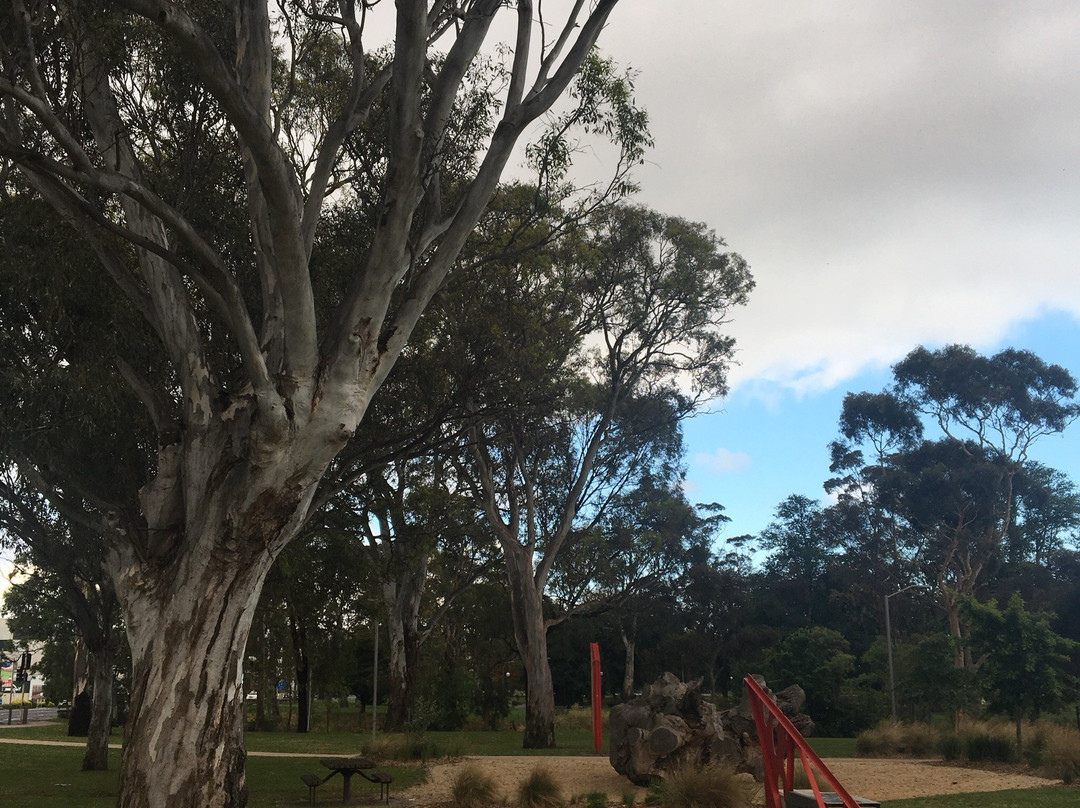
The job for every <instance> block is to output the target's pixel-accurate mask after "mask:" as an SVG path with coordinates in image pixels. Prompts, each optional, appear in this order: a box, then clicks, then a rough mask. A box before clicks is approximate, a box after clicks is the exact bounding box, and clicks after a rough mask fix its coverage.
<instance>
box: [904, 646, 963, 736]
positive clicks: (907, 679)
mask: <svg viewBox="0 0 1080 808" xmlns="http://www.w3.org/2000/svg"><path fill="white" fill-rule="evenodd" d="M956 642H957V641H956V640H955V639H953V638H952V637H950V636H949V635H948V634H946V633H945V632H944V631H941V632H938V633H934V634H918V635H914V636H912V637H911V638H910V639H908V640H907V641H906V642H902V643H897V645H896V647H895V648H894V650H893V657H894V659H895V666H896V701H897V706H898V708H901V709H904V710H906V711H907V712H906V713H905V714H907V715H913V716H916V717H919V718H923V719H926V718H929V717H930V716H932V715H937V714H951V713H955V712H956V711H957V710H962V709H969V708H971V707H973V706H974V705H975V704H976V702H977V701H978V693H977V691H976V689H975V682H974V674H972V672H971V671H969V670H967V669H965V668H958V667H956V665H955V664H954V661H955V658H956Z"/></svg>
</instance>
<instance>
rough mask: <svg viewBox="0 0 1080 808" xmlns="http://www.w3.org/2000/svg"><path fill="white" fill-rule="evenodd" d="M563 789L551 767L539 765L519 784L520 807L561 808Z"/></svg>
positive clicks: (518, 803) (518, 804)
mask: <svg viewBox="0 0 1080 808" xmlns="http://www.w3.org/2000/svg"><path fill="white" fill-rule="evenodd" d="M563 804H564V800H563V797H562V790H561V789H560V788H559V784H558V782H557V781H556V780H555V775H553V774H552V773H551V770H550V769H547V768H545V767H537V768H535V769H533V770H532V772H531V773H530V774H529V776H528V777H526V778H525V779H524V780H523V781H522V782H521V784H520V785H519V786H518V791H517V806H518V808H561V806H562V805H563Z"/></svg>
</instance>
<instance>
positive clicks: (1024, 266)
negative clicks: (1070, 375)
mask: <svg viewBox="0 0 1080 808" xmlns="http://www.w3.org/2000/svg"><path fill="white" fill-rule="evenodd" d="M601 43H602V46H603V47H604V49H605V50H606V51H607V52H608V53H610V54H612V55H613V56H615V57H616V58H617V59H618V60H619V61H621V62H623V63H628V64H630V65H632V66H633V67H635V68H636V69H637V70H638V71H639V75H638V78H637V90H638V97H639V100H640V101H641V103H643V104H644V105H645V106H646V107H647V109H648V110H649V114H650V118H651V121H652V124H651V128H652V132H653V134H654V136H655V139H656V148H655V150H654V151H653V153H652V154H651V156H650V164H649V165H648V166H646V167H645V168H644V169H643V170H642V171H641V172H640V180H641V184H642V193H641V196H640V200H641V201H642V202H644V203H646V204H648V205H650V206H652V207H655V208H657V209H659V210H662V211H664V212H666V213H672V214H678V215H681V216H685V217H687V218H691V219H695V220H699V221H704V222H706V223H708V224H709V225H710V226H711V227H713V228H714V229H715V230H716V231H717V232H718V233H719V234H720V235H722V236H723V237H724V238H725V239H726V240H727V241H728V243H729V245H730V246H731V247H732V248H733V249H735V250H737V251H738V252H740V253H742V254H743V256H744V257H746V259H747V260H748V261H749V262H750V264H751V266H752V268H753V271H754V274H755V277H756V278H757V283H758V286H757V289H756V290H755V292H754V293H753V295H752V297H751V303H750V305H749V306H748V307H747V308H746V309H745V310H743V311H741V312H739V313H738V314H737V315H736V316H737V318H738V322H737V323H736V324H735V325H734V326H733V331H734V333H735V335H736V337H737V339H738V343H739V347H740V354H739V359H740V363H741V364H740V366H739V367H738V368H736V369H735V370H734V372H733V374H732V382H733V387H734V393H733V395H732V397H731V399H730V400H729V401H728V402H727V404H726V405H724V409H725V412H723V413H719V414H717V415H715V416H709V417H708V418H705V419H699V423H697V424H695V425H692V426H691V428H690V429H689V430H688V436H689V439H690V444H691V445H690V452H691V460H692V462H691V474H690V478H691V490H701V492H702V493H701V495H702V498H704V499H709V498H713V497H715V498H717V499H719V501H721V502H722V503H723V504H725V505H727V506H728V509H729V513H732V514H733V515H737V514H738V513H741V511H740V508H743V507H744V505H745V503H744V502H739V503H736V502H732V501H730V497H731V496H733V495H737V496H738V497H741V498H742V499H744V500H745V498H746V497H748V496H750V497H758V496H760V497H763V498H764V499H763V503H759V504H757V505H755V506H754V507H755V509H756V510H754V512H753V513H749V511H748V512H747V514H746V515H745V516H744V521H743V524H741V525H740V524H736V525H734V526H733V529H734V532H737V533H741V532H756V530H758V529H760V527H761V526H762V524H761V521H762V517H761V513H762V508H765V509H766V510H770V509H771V508H772V507H773V506H775V504H776V503H777V502H779V500H780V499H781V498H783V496H786V494H787V493H795V492H798V493H806V494H808V495H812V496H820V494H821V492H820V482H821V481H822V480H824V479H825V477H826V476H827V474H828V469H827V468H821V464H822V463H825V464H827V455H826V454H825V451H824V445H825V444H826V443H827V442H828V441H829V440H831V439H832V438H833V437H834V434H835V423H836V417H837V415H838V414H839V410H838V404H839V401H840V399H841V398H842V395H843V392H845V391H846V390H848V389H864V388H870V389H877V388H879V387H880V386H881V385H882V384H883V383H884V382H885V381H886V380H887V368H888V365H889V364H891V363H893V362H895V361H896V360H898V359H900V358H901V357H902V356H903V355H904V354H906V353H907V352H908V351H909V350H911V349H912V348H914V347H915V346H916V345H919V344H928V345H941V344H943V343H946V342H964V343H968V344H972V345H974V346H976V347H977V348H979V349H980V350H984V351H988V352H989V351H992V350H995V349H997V348H1000V347H1002V346H1003V345H1004V344H1013V343H1014V342H1015V341H1016V340H1018V339H1019V340H1020V341H1021V342H1023V341H1025V340H1027V341H1028V342H1029V343H1030V344H1022V345H1020V346H1018V347H1032V348H1036V347H1037V346H1038V345H1049V346H1050V348H1051V349H1053V352H1054V353H1055V356H1053V357H1052V358H1053V360H1054V361H1057V362H1061V363H1063V364H1065V365H1066V367H1068V368H1069V369H1070V370H1072V371H1073V372H1074V374H1075V373H1080V346H1078V345H1077V340H1078V339H1080V327H1078V326H1077V323H1078V321H1080V319H1078V318H1080V273H1078V271H1077V270H1078V269H1080V266H1078V264H1080V3H1076V2H1075V1H1073V2H1050V1H1049V0H1045V1H1040V0H1035V1H1034V2H1023V3H1020V2H979V3H970V2H968V3H962V2H949V1H948V0H934V2H921V1H917V0H905V1H904V2H902V3H900V2H891V3H884V2H839V1H838V0H833V1H832V2H828V1H825V0H823V1H821V2H806V3H783V4H781V3H770V2H760V0H758V1H757V2H749V1H747V2H717V0H677V2H668V3H662V2H655V0H623V2H622V3H620V5H619V6H618V7H617V8H616V10H615V12H614V14H613V15H612V19H611V22H610V25H609V27H608V30H606V31H605V32H604V36H603V37H602V39H601ZM1044 323H1049V324H1050V327H1051V328H1052V331H1053V334H1054V335H1055V339H1054V340H1050V339H1049V338H1048V333H1049V332H1047V331H1046V330H1045V329H1044V328H1043V327H1042V325H1043V324H1044ZM1063 339H1064V340H1065V341H1066V343H1067V344H1065V345H1063V344H1061V343H1062V340H1063ZM1048 358H1050V357H1048ZM770 417H771V418H772V421H771V422H770V421H769V418H770ZM1074 429H1080V427H1074ZM762 430H765V431H768V430H773V431H774V432H783V433H784V434H783V437H784V438H785V439H786V443H781V442H780V440H779V438H777V439H776V440H773V441H770V440H766V436H764V435H761V434H757V435H751V434H748V433H750V432H760V431H762ZM800 441H802V444H804V447H803V448H800V444H799V442H800ZM770 446H773V447H774V448H772V449H770V448H769V447H770ZM793 451H800V452H803V453H804V454H805V452H811V451H813V452H816V453H817V454H816V455H815V459H813V460H812V461H811V460H810V459H807V458H803V457H799V458H798V463H794V460H795V458H793V457H792V456H791V455H792V452H793ZM770 452H775V453H774V454H772V455H770ZM799 463H806V465H807V468H806V470H805V471H804V478H800V479H801V480H802V482H799V481H798V480H796V479H795V478H793V477H792V476H791V474H792V473H793V470H792V468H791V466H793V465H798V464H799ZM811 467H812V468H814V469H816V471H811ZM718 478H722V480H721V479H718ZM752 480H758V481H759V482H758V483H757V484H756V485H755V484H751V483H750V481H752ZM811 480H813V481H814V482H813V484H814V485H816V486H817V490H799V488H803V489H805V488H806V487H807V486H809V485H811V482H810V481H811ZM787 486H795V487H787ZM764 489H768V491H766V490H764ZM766 502H767V503H768V504H764V503H766ZM737 521H738V520H737Z"/></svg>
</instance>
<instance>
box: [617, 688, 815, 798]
mask: <svg viewBox="0 0 1080 808" xmlns="http://www.w3.org/2000/svg"><path fill="white" fill-rule="evenodd" d="M755 678H757V679H758V681H759V682H760V683H761V684H762V685H763V686H764V679H762V678H761V677H755ZM767 692H769V691H767ZM769 694H770V695H773V694H772V693H771V692H769ZM774 699H775V701H776V702H777V704H778V705H779V706H780V708H781V709H782V710H783V711H784V713H785V714H786V715H787V716H788V717H789V718H791V719H792V720H793V721H794V723H795V726H796V727H798V728H799V730H800V732H803V733H804V734H806V733H808V732H810V731H811V730H812V729H813V726H814V725H813V722H812V721H811V720H810V718H809V717H808V716H806V715H803V714H802V713H801V712H800V710H801V709H802V706H803V704H804V702H805V701H806V696H805V694H804V693H803V691H802V688H800V687H798V686H797V685H796V686H793V687H789V688H787V689H786V690H782V691H780V693H778V694H775V696H774ZM610 737H611V751H610V753H609V758H610V760H611V765H612V766H613V767H614V769H615V771H617V772H618V773H619V774H621V775H624V776H625V777H627V778H629V779H630V781H631V782H633V783H635V784H637V785H640V786H647V785H649V784H650V783H652V782H653V781H654V780H656V779H658V778H660V779H662V778H663V777H664V776H665V775H666V774H667V773H669V772H672V771H674V770H676V769H678V768H679V767H680V766H682V765H683V764H684V763H692V764H698V765H704V764H707V763H713V762H719V763H724V764H726V765H728V766H731V767H732V768H734V769H735V770H736V771H742V772H750V773H752V774H753V775H754V776H755V777H757V778H758V779H759V780H760V779H762V776H763V770H762V765H761V749H760V745H759V744H758V740H757V733H756V731H755V729H754V718H753V714H752V713H751V712H750V705H749V702H748V701H747V700H746V698H745V696H744V698H743V702H742V704H740V705H739V706H738V707H734V708H732V709H730V710H725V711H723V712H721V711H719V710H717V709H716V708H715V707H714V706H713V705H712V704H710V703H708V702H707V701H704V700H703V699H702V698H701V680H700V679H697V680H695V681H693V682H681V681H679V678H678V677H677V676H675V675H674V674H671V673H665V674H664V675H663V676H661V677H660V678H659V679H657V680H656V681H655V682H654V683H653V684H651V685H649V686H648V687H646V688H645V690H644V692H643V693H642V694H641V695H640V696H638V697H637V698H636V699H634V700H632V701H629V702H626V703H625V704H620V705H617V706H616V707H613V708H612V710H611V717H610Z"/></svg>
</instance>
